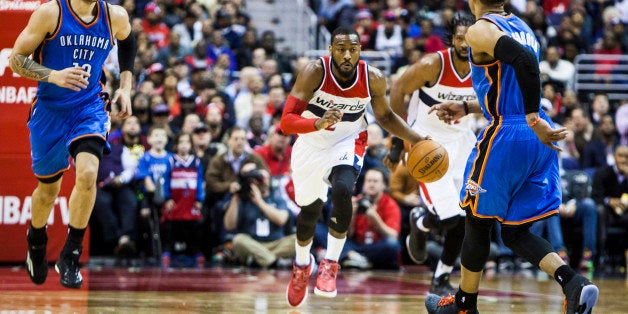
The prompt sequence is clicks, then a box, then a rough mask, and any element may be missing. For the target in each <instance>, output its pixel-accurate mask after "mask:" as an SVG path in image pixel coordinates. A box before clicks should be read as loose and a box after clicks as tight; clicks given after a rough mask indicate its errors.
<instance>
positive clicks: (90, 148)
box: [69, 136, 105, 161]
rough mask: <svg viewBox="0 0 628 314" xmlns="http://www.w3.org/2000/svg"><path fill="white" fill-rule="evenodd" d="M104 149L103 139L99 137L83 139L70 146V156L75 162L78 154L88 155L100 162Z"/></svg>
mask: <svg viewBox="0 0 628 314" xmlns="http://www.w3.org/2000/svg"><path fill="white" fill-rule="evenodd" d="M104 149H105V143H104V141H103V139H101V138H99V137H93V136H90V137H83V138H80V139H78V140H76V141H74V142H72V143H71V144H70V149H69V151H70V155H72V158H73V159H74V160H76V155H78V154H79V153H90V154H92V155H94V156H96V157H98V160H99V161H102V155H103V151H104Z"/></svg>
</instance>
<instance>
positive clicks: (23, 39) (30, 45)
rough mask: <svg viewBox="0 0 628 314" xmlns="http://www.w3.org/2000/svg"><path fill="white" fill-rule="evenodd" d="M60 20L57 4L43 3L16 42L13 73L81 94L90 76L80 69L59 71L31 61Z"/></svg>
mask: <svg viewBox="0 0 628 314" xmlns="http://www.w3.org/2000/svg"><path fill="white" fill-rule="evenodd" d="M58 17H59V7H58V5H57V3H56V2H54V1H51V2H47V3H44V4H42V5H41V6H40V7H39V8H37V10H35V11H34V12H33V14H32V15H31V17H30V19H29V21H28V24H27V25H26V27H25V28H24V30H22V32H21V33H20V35H19V36H18V37H17V39H16V41H15V44H14V46H13V50H12V51H11V56H10V57H9V66H10V67H11V70H13V72H15V73H17V74H19V75H21V76H22V77H25V78H29V79H32V80H36V81H39V82H47V83H52V84H56V85H58V86H61V87H65V88H69V89H71V90H74V91H79V90H81V89H82V88H85V87H87V84H88V81H87V78H88V77H89V73H87V72H86V71H85V70H83V69H82V68H80V67H71V68H66V69H63V70H60V71H56V70H53V69H51V68H48V67H45V66H43V65H41V64H39V63H37V62H35V61H33V60H32V59H31V58H30V55H31V54H32V53H33V52H34V51H35V49H37V47H38V46H39V45H40V44H41V43H42V42H43V41H44V39H45V38H46V35H48V34H52V33H54V32H55V30H56V28H57V20H58Z"/></svg>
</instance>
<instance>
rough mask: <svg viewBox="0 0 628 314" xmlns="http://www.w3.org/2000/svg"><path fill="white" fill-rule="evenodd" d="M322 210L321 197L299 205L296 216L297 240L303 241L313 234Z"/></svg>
mask: <svg viewBox="0 0 628 314" xmlns="http://www.w3.org/2000/svg"><path fill="white" fill-rule="evenodd" d="M322 210H323V201H322V200H321V199H317V200H316V201H314V202H313V203H312V204H309V205H305V206H302V207H301V212H300V213H299V215H298V216H297V240H299V241H301V242H304V241H306V240H308V239H310V238H312V237H313V236H314V230H316V222H317V221H318V217H320V215H321V211H322Z"/></svg>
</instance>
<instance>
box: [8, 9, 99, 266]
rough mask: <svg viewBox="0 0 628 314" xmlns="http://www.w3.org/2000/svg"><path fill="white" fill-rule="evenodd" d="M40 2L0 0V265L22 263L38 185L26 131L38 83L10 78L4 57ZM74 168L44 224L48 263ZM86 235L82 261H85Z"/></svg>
mask: <svg viewBox="0 0 628 314" xmlns="http://www.w3.org/2000/svg"><path fill="white" fill-rule="evenodd" d="M43 2H45V1H41V0H32V1H28V0H0V21H2V25H3V26H2V31H1V32H0V239H4V241H3V247H2V250H0V262H23V261H24V260H25V259H26V231H27V229H28V225H29V223H30V218H31V193H32V192H33V189H34V188H35V187H36V186H37V180H36V179H35V177H34V176H33V171H32V170H31V157H30V146H29V139H28V136H29V132H28V128H27V127H26V122H27V119H28V113H29V110H30V107H31V100H32V99H33V97H34V96H35V94H36V93H37V82H35V81H33V80H28V79H25V78H22V77H20V76H19V75H17V74H14V73H13V71H12V70H11V68H10V67H9V56H10V55H11V50H12V47H13V44H14V43H15V39H16V38H17V36H18V35H19V34H20V32H21V31H22V29H23V28H24V27H25V26H26V24H27V23H28V19H29V17H30V15H31V14H32V13H33V11H34V10H35V9H37V7H39V5H40V4H41V3H43ZM73 185H74V169H71V170H70V171H68V172H66V173H65V175H64V176H63V184H62V186H61V193H60V194H59V197H58V198H57V200H56V201H55V205H54V209H53V212H52V214H51V215H50V218H49V219H48V254H47V256H48V261H55V260H56V259H57V258H58V257H59V252H61V248H62V247H63V244H64V242H65V237H66V235H67V225H68V223H69V206H68V205H69V200H70V193H71V191H72V186H73ZM88 241H89V234H88V235H87V236H86V237H85V241H84V243H83V247H84V249H83V254H82V256H81V262H86V261H87V260H88V258H89V242H88Z"/></svg>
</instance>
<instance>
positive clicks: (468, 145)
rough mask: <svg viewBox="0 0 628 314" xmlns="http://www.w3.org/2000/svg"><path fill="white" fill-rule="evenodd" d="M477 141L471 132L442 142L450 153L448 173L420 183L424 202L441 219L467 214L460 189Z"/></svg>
mask: <svg viewBox="0 0 628 314" xmlns="http://www.w3.org/2000/svg"><path fill="white" fill-rule="evenodd" d="M462 134H464V133H462ZM475 141H476V138H475V136H474V135H472V134H471V133H469V134H467V136H460V137H459V138H458V139H457V140H456V141H451V142H447V143H440V144H441V145H443V147H445V149H446V150H447V154H448V155H449V169H448V170H447V173H445V175H444V176H443V177H442V178H441V179H440V180H438V181H436V182H432V183H422V182H421V183H420V184H419V188H420V192H421V199H422V200H423V203H424V204H426V205H427V208H428V209H429V210H430V211H431V212H432V213H434V214H436V215H438V217H439V218H440V220H444V219H447V218H451V217H454V216H464V215H465V212H464V211H463V210H462V209H461V208H460V189H461V188H462V184H463V183H464V170H465V167H466V164H467V159H468V158H469V154H470V153H471V150H472V149H473V146H474V145H475Z"/></svg>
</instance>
